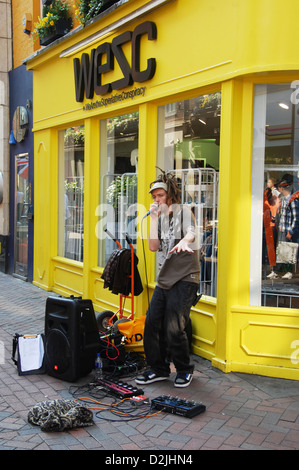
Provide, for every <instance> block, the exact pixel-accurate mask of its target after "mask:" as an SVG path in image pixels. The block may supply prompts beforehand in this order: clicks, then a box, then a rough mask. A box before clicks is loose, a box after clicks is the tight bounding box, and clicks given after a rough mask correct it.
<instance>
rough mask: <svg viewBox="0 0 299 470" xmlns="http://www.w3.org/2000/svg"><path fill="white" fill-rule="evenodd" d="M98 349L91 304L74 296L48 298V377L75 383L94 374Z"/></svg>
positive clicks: (46, 344)
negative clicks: (91, 373)
mask: <svg viewBox="0 0 299 470" xmlns="http://www.w3.org/2000/svg"><path fill="white" fill-rule="evenodd" d="M99 348H100V342H99V331H98V325H97V321H96V317H95V313H94V309H93V305H92V302H91V300H87V299H82V298H81V297H74V296H71V297H69V298H64V297H60V296H59V297H48V299H47V301H46V314H45V362H46V371H47V374H48V375H50V376H53V377H57V378H59V379H62V380H66V381H68V382H75V381H76V380H77V379H79V378H80V377H84V376H85V375H87V374H89V373H90V372H91V371H92V369H93V368H94V364H95V358H96V355H97V352H98V351H99Z"/></svg>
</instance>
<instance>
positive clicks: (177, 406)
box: [151, 395, 206, 418]
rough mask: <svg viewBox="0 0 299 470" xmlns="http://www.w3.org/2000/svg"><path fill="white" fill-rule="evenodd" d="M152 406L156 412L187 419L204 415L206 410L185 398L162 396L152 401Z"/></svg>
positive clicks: (199, 404) (201, 405)
mask: <svg viewBox="0 0 299 470" xmlns="http://www.w3.org/2000/svg"><path fill="white" fill-rule="evenodd" d="M151 405H152V407H153V408H155V409H156V410H162V411H165V412H166V413H172V414H175V415H180V416H185V417H186V418H193V417H194V416H196V415H198V414H200V413H203V412H204V411H205V410H206V407H205V405H203V404H202V403H196V402H194V401H188V400H185V399H184V398H178V397H171V396H169V395H168V396H166V395H161V396H159V397H157V398H154V399H153V400H152V401H151Z"/></svg>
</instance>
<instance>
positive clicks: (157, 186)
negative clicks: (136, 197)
mask: <svg viewBox="0 0 299 470" xmlns="http://www.w3.org/2000/svg"><path fill="white" fill-rule="evenodd" d="M155 189H164V191H166V192H167V184H166V183H163V182H162V181H158V182H156V183H154V184H153V186H152V187H151V189H150V190H149V193H152V192H153V191H154V190H155Z"/></svg>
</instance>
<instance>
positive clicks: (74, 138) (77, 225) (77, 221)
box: [58, 126, 85, 262]
mask: <svg viewBox="0 0 299 470" xmlns="http://www.w3.org/2000/svg"><path fill="white" fill-rule="evenodd" d="M58 139H59V172H58V174H59V188H58V201H59V204H58V207H59V209H58V218H59V222H58V226H59V228H58V255H59V256H63V257H65V258H68V259H72V260H76V261H81V262H83V236H84V224H83V220H84V217H83V216H84V141H85V133H84V126H78V127H72V128H69V129H65V130H63V131H60V132H59V135H58Z"/></svg>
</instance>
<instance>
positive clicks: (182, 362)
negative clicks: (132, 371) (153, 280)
mask: <svg viewBox="0 0 299 470" xmlns="http://www.w3.org/2000/svg"><path fill="white" fill-rule="evenodd" d="M196 292H197V284H195V283H194V282H186V281H179V282H177V283H176V284H175V285H174V286H173V287H172V288H171V289H169V290H168V289H162V288H160V287H158V286H156V287H155V290H154V293H153V296H152V299H151V302H150V305H149V309H148V312H147V315H146V319H145V328H144V339H143V342H144V351H145V355H146V360H147V364H148V366H149V367H150V368H151V370H153V372H155V373H156V374H157V375H162V376H168V375H169V373H170V365H169V360H168V358H169V356H170V357H171V360H172V361H173V363H174V366H175V368H176V370H177V372H186V373H192V372H193V369H194V366H193V365H191V364H190V355H189V341H188V337H187V334H186V331H185V328H186V325H187V322H188V320H189V314H190V309H191V306H192V303H193V301H194V298H195V295H196Z"/></svg>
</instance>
